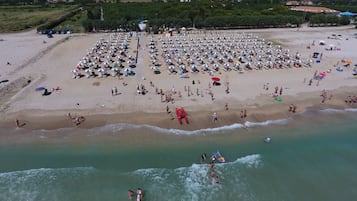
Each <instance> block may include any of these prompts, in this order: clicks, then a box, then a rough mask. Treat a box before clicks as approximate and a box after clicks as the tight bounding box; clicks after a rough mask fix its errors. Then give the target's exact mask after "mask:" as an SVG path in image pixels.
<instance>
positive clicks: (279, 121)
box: [244, 119, 290, 127]
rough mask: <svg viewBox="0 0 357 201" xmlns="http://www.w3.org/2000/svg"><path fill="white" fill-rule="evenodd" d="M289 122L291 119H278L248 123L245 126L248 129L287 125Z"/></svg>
mask: <svg viewBox="0 0 357 201" xmlns="http://www.w3.org/2000/svg"><path fill="white" fill-rule="evenodd" d="M289 121H290V119H276V120H267V121H262V122H250V121H246V122H245V124H244V125H245V126H246V127H256V126H268V125H284V124H287V123H288V122H289Z"/></svg>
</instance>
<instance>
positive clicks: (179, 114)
mask: <svg viewBox="0 0 357 201" xmlns="http://www.w3.org/2000/svg"><path fill="white" fill-rule="evenodd" d="M176 116H177V120H178V122H179V123H180V124H182V119H184V120H185V122H186V123H187V124H188V123H189V122H188V118H187V114H186V111H185V110H184V109H183V107H181V108H176Z"/></svg>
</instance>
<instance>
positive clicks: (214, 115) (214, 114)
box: [212, 112, 218, 123]
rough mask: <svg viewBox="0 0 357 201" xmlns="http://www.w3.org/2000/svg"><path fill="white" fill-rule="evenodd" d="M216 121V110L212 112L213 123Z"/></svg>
mask: <svg viewBox="0 0 357 201" xmlns="http://www.w3.org/2000/svg"><path fill="white" fill-rule="evenodd" d="M217 121H218V117H217V113H216V112H213V115H212V122H213V123H216V122H217Z"/></svg>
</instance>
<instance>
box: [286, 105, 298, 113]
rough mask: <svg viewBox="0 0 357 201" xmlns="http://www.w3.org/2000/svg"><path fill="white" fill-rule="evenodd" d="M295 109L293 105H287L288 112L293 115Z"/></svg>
mask: <svg viewBox="0 0 357 201" xmlns="http://www.w3.org/2000/svg"><path fill="white" fill-rule="evenodd" d="M296 109H297V106H296V105H295V104H290V105H289V110H288V111H289V112H292V113H295V112H296Z"/></svg>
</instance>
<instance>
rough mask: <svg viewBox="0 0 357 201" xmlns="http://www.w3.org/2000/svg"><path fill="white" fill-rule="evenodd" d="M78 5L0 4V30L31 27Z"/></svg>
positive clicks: (51, 19) (70, 10) (58, 16)
mask: <svg viewBox="0 0 357 201" xmlns="http://www.w3.org/2000/svg"><path fill="white" fill-rule="evenodd" d="M77 8H78V5H56V6H52V5H17V6H0V10H1V12H0V32H14V31H21V30H26V29H33V28H35V27H37V26H39V25H42V24H45V23H49V22H52V21H54V20H56V19H58V18H60V17H61V16H63V15H66V14H67V13H70V12H72V11H73V10H75V9H77Z"/></svg>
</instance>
